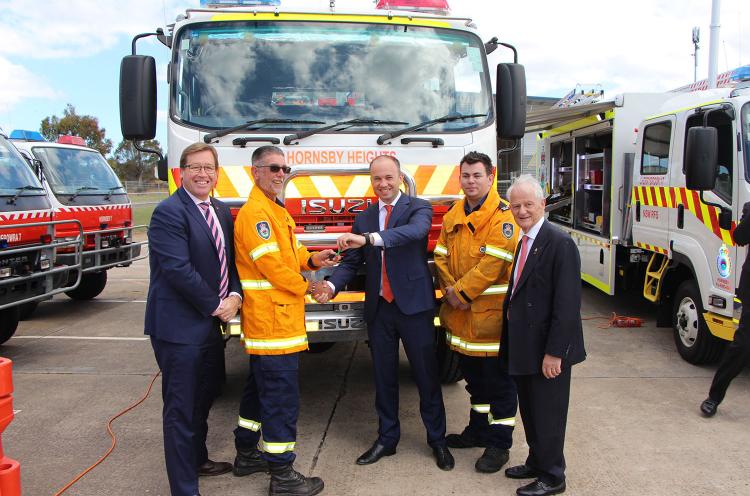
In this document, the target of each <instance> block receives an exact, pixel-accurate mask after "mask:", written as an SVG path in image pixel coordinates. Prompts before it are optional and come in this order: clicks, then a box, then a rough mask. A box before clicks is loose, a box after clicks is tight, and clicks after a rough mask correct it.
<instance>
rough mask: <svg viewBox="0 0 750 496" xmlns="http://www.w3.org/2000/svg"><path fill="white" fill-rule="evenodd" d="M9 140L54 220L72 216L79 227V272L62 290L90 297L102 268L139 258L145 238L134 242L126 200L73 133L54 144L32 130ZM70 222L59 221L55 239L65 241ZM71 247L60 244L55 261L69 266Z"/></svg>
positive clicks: (100, 283)
mask: <svg viewBox="0 0 750 496" xmlns="http://www.w3.org/2000/svg"><path fill="white" fill-rule="evenodd" d="M11 141H12V142H13V144H15V146H16V147H17V148H18V149H19V150H21V152H22V153H23V154H24V155H25V156H26V157H27V159H28V160H29V161H31V162H33V163H34V164H36V172H37V174H38V177H39V179H40V180H41V183H42V185H43V186H44V188H45V191H46V194H47V198H48V199H49V202H50V204H51V206H52V210H53V212H54V218H55V220H57V221H66V220H75V221H78V222H80V223H81V225H82V226H83V230H84V240H83V254H82V258H81V264H82V270H83V275H82V277H81V281H80V284H78V286H77V287H75V288H74V289H70V290H69V291H66V294H67V295H68V296H69V297H71V298H73V299H76V300H88V299H91V298H95V297H96V296H97V295H99V293H101V292H102V291H103V290H104V287H105V286H106V284H107V270H109V269H111V268H113V267H118V266H119V267H126V266H128V265H130V264H131V263H133V261H135V260H139V259H140V258H143V257H142V256H141V247H142V246H143V245H144V244H146V242H145V241H135V240H134V237H133V233H134V230H135V229H138V228H145V226H133V213H132V208H131V202H130V199H129V198H128V195H127V192H126V191H125V188H124V187H123V186H122V184H121V183H120V180H119V179H118V178H117V175H116V174H115V173H114V171H113V170H112V168H111V167H110V165H109V164H108V163H107V161H106V160H105V159H104V157H102V155H101V153H99V152H98V151H96V150H94V149H92V148H88V147H86V146H85V142H84V140H83V139H82V138H80V137H77V136H60V137H59V139H58V140H57V142H56V143H51V142H48V141H46V140H45V139H44V138H43V137H42V136H41V134H39V133H37V132H34V131H20V130H17V131H13V132H12V133H11ZM71 225H72V224H70V223H66V224H58V225H56V228H55V238H56V239H58V240H64V241H70V240H72V239H74V238H75V236H76V231H75V230H74V229H72V228H71ZM75 258H76V254H75V252H74V251H73V250H72V248H67V249H66V248H61V249H58V250H57V253H56V260H55V261H56V263H59V264H63V265H73V264H74V261H75Z"/></svg>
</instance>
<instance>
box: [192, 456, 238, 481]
mask: <svg viewBox="0 0 750 496" xmlns="http://www.w3.org/2000/svg"><path fill="white" fill-rule="evenodd" d="M231 471H232V464H231V463H228V462H215V461H213V460H206V463H204V464H203V465H201V466H200V467H198V477H211V476H214V475H222V474H226V473H228V472H231Z"/></svg>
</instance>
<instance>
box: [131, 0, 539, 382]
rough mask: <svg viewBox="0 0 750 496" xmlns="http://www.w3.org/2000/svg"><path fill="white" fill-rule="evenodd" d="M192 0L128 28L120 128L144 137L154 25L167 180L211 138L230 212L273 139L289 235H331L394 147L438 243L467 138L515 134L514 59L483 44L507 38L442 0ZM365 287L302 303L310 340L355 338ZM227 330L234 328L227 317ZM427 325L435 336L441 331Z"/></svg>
mask: <svg viewBox="0 0 750 496" xmlns="http://www.w3.org/2000/svg"><path fill="white" fill-rule="evenodd" d="M370 3H371V2H370ZM202 4H203V8H199V9H189V10H188V11H187V12H186V14H185V15H184V16H180V17H179V18H178V19H177V21H176V22H175V23H174V24H173V25H170V26H168V29H167V32H166V33H165V32H163V31H161V30H157V32H155V33H147V34H143V35H138V36H136V37H135V39H134V41H133V55H130V56H127V57H125V58H124V59H123V61H122V65H121V72H120V115H121V124H122V131H123V136H124V137H125V138H126V139H131V140H136V141H137V140H145V139H150V138H153V137H154V133H155V123H156V94H155V88H156V72H155V62H154V59H153V58H152V57H147V56H142V55H136V53H135V47H136V41H137V40H138V39H140V38H143V37H145V36H150V35H154V36H156V37H157V38H158V39H159V40H160V41H161V42H162V43H163V44H164V45H165V46H166V47H167V48H168V49H169V50H170V51H171V62H170V64H169V68H168V70H167V75H166V77H167V80H168V82H169V85H170V89H169V111H168V113H167V115H168V117H167V124H166V125H167V144H168V149H169V154H168V159H167V160H166V161H163V162H162V163H163V167H162V168H161V169H160V177H161V178H162V179H164V180H168V181H169V185H170V191H174V190H175V189H176V188H177V187H179V185H180V174H179V164H178V161H179V157H180V154H181V152H182V150H184V149H185V147H186V146H188V145H190V144H191V143H194V142H196V141H203V142H206V143H211V144H213V145H214V146H215V147H216V149H217V151H218V155H219V163H220V164H219V165H220V166H221V169H220V176H219V181H218V184H217V186H216V189H215V191H214V192H213V194H214V196H216V197H217V198H220V199H221V200H222V201H224V202H226V203H228V204H229V205H230V207H231V208H232V211H233V212H234V213H236V211H237V210H238V209H239V208H240V207H241V206H242V205H243V204H244V203H245V200H246V199H247V197H248V194H249V193H250V190H251V188H252V185H253V182H252V175H251V173H250V156H251V154H252V152H253V149H254V148H256V147H258V146H260V145H264V144H274V145H279V146H281V147H282V149H283V151H284V153H285V155H286V162H287V164H288V165H289V166H291V167H292V173H291V174H290V175H289V176H288V178H287V182H286V183H285V189H284V194H283V199H284V201H285V205H286V208H287V210H288V211H289V212H290V214H291V215H292V217H293V218H294V220H295V222H296V224H297V232H296V236H297V239H298V240H299V241H300V242H302V243H304V244H305V245H306V246H308V247H310V248H312V249H320V248H325V247H332V246H333V245H334V244H335V240H336V238H337V237H338V236H339V235H340V234H341V233H342V232H347V231H349V230H350V229H351V225H352V223H353V220H354V216H355V215H356V214H357V213H358V212H361V211H362V210H364V209H365V208H366V207H367V205H368V204H369V203H370V202H372V201H373V200H374V199H375V195H374V193H373V191H372V188H371V186H370V181H369V178H368V177H367V174H368V163H369V162H370V160H372V159H373V158H374V157H375V156H377V155H380V154H391V155H395V156H397V157H398V159H399V160H400V162H401V164H402V169H403V172H404V175H405V183H406V184H405V188H404V191H405V192H406V193H408V194H410V195H418V196H419V197H421V198H425V199H427V200H429V201H430V202H431V203H432V205H433V209H434V220H433V226H432V229H431V230H430V234H429V246H428V250H429V252H430V253H432V250H433V248H434V246H435V243H436V241H437V237H438V234H439V232H440V228H441V225H442V216H443V214H444V213H445V212H446V211H447V210H448V208H449V207H450V205H451V203H452V202H453V201H455V200H456V199H457V198H460V191H461V186H460V184H459V180H458V173H459V170H458V163H459V161H460V159H461V157H463V155H464V154H466V153H467V152H469V151H472V150H476V151H480V152H483V153H486V154H488V155H489V156H491V157H492V156H497V153H498V141H499V140H500V139H504V138H509V139H518V138H520V137H522V136H523V128H524V119H525V115H526V89H525V76H524V72H523V67H522V66H520V65H518V64H517V63H509V64H499V65H498V66H497V67H490V65H489V64H488V60H487V54H488V53H489V52H491V51H492V50H494V49H495V48H497V46H498V45H505V44H504V43H498V42H497V40H496V39H494V40H490V41H489V42H486V43H485V42H483V41H482V40H481V39H480V38H479V35H478V32H477V29H476V26H475V25H474V23H473V22H472V21H471V19H467V18H457V17H452V16H451V15H450V14H449V13H448V10H449V9H448V4H447V2H445V1H444V0H388V1H380V2H378V5H376V6H375V8H372V6H371V5H370V6H368V5H366V4H367V2H359V3H358V4H357V5H358V6H359V7H358V8H359V9H360V10H348V9H346V8H341V7H339V6H338V5H337V3H336V2H335V1H328V0H326V1H325V2H320V1H306V2H289V1H286V0H285V1H283V2H279V1H278V0H276V1H274V0H262V1H261V0H259V1H254V0H249V1H247V0H246V1H244V2H243V1H237V2H230V1H220V2H215V4H212V3H211V2H210V1H208V2H206V1H204V2H202ZM352 4H353V2H349V5H352ZM505 46H508V45H505ZM514 52H515V49H514ZM491 71H492V72H496V73H497V81H498V83H497V87H498V88H497V92H496V93H497V97H496V99H494V100H493V96H492V95H493V87H492V81H491V77H490V73H491ZM327 273H328V272H327V270H321V271H318V272H316V273H314V274H310V275H309V277H313V278H324V277H326V275H327ZM437 296H439V295H437ZM363 299H364V276H363V275H362V276H361V277H358V278H357V279H356V280H355V282H353V283H352V284H350V285H348V286H347V287H346V288H344V291H342V292H341V293H340V294H339V295H338V296H337V297H336V298H335V299H334V300H332V301H331V302H330V303H328V304H325V305H319V304H317V303H315V302H314V301H313V300H311V299H309V300H308V302H307V305H306V315H305V319H306V325H307V330H308V339H309V342H310V343H311V345H312V346H313V347H315V348H318V349H323V348H325V347H328V346H330V343H333V342H335V341H348V340H363V339H365V337H366V328H365V324H364V319H363V308H364V304H363ZM230 331H232V332H235V331H236V332H237V333H238V332H239V325H238V323H237V322H235V323H233V324H232V325H231V326H230ZM437 335H438V338H439V339H441V341H443V342H444V340H445V333H444V332H440V331H439V329H438V331H437ZM451 356H452V355H451V354H450V352H449V351H448V350H447V348H446V347H445V346H441V347H439V360H440V363H441V366H442V368H443V374H442V376H443V379H444V380H445V381H446V382H450V381H451V380H455V379H456V378H457V377H458V376H457V375H456V374H457V368H456V360H455V359H453V358H451Z"/></svg>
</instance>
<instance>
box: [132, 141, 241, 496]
mask: <svg viewBox="0 0 750 496" xmlns="http://www.w3.org/2000/svg"><path fill="white" fill-rule="evenodd" d="M218 172H219V171H218V157H217V154H216V150H215V149H214V148H213V147H212V146H210V145H206V144H204V143H196V144H193V145H190V146H188V147H187V148H185V151H184V152H182V156H181V157H180V178H181V180H182V187H181V188H179V189H178V190H177V191H176V192H175V193H174V194H173V195H172V196H170V197H169V198H167V199H166V200H164V201H162V202H161V203H160V204H159V205H158V206H157V207H156V209H155V210H154V213H153V216H152V218H151V223H150V226H149V230H148V239H149V251H150V253H149V263H150V267H151V279H150V284H149V288H148V300H147V302H146V324H145V333H146V334H147V335H149V336H151V345H152V347H153V349H154V354H155V355H156V361H157V363H158V364H159V368H160V369H161V373H162V398H163V400H164V409H163V412H162V415H163V429H164V458H165V460H166V465H167V476H168V477H169V486H170V489H171V492H172V494H173V495H176V496H194V495H196V494H198V476H209V475H220V474H224V473H227V472H229V471H231V470H232V464H230V463H227V462H214V461H211V460H210V459H209V458H208V451H207V449H206V435H207V434H208V423H207V419H208V411H209V409H210V408H211V404H212V403H213V400H214V397H215V396H216V394H217V392H218V390H219V387H220V386H221V381H222V373H223V365H224V346H223V340H222V337H221V330H220V325H221V322H227V321H228V320H229V319H231V318H232V317H234V316H235V315H236V314H237V310H238V309H239V307H240V304H241V303H242V297H241V296H240V295H241V293H242V288H241V285H240V280H239V277H238V275H237V269H236V268H235V265H234V251H233V250H234V248H233V247H234V239H233V235H232V215H231V214H230V212H229V208H228V207H227V206H226V205H224V204H223V203H222V202H220V201H218V200H216V199H214V198H211V197H210V196H209V194H210V193H211V190H213V188H214V186H216V180H217V178H218Z"/></svg>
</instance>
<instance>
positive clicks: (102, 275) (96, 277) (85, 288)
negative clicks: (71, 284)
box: [65, 270, 107, 300]
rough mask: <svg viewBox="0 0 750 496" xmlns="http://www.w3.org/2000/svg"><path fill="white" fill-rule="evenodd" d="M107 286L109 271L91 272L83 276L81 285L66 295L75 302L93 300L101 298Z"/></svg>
mask: <svg viewBox="0 0 750 496" xmlns="http://www.w3.org/2000/svg"><path fill="white" fill-rule="evenodd" d="M106 285H107V271H106V270H104V271H102V272H89V273H88V274H83V276H81V284H79V285H78V287H77V288H75V289H71V290H70V291H66V292H65V294H66V295H68V296H69V297H70V298H72V299H74V300H91V299H93V298H96V297H97V296H99V293H101V292H102V291H104V286H106Z"/></svg>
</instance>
